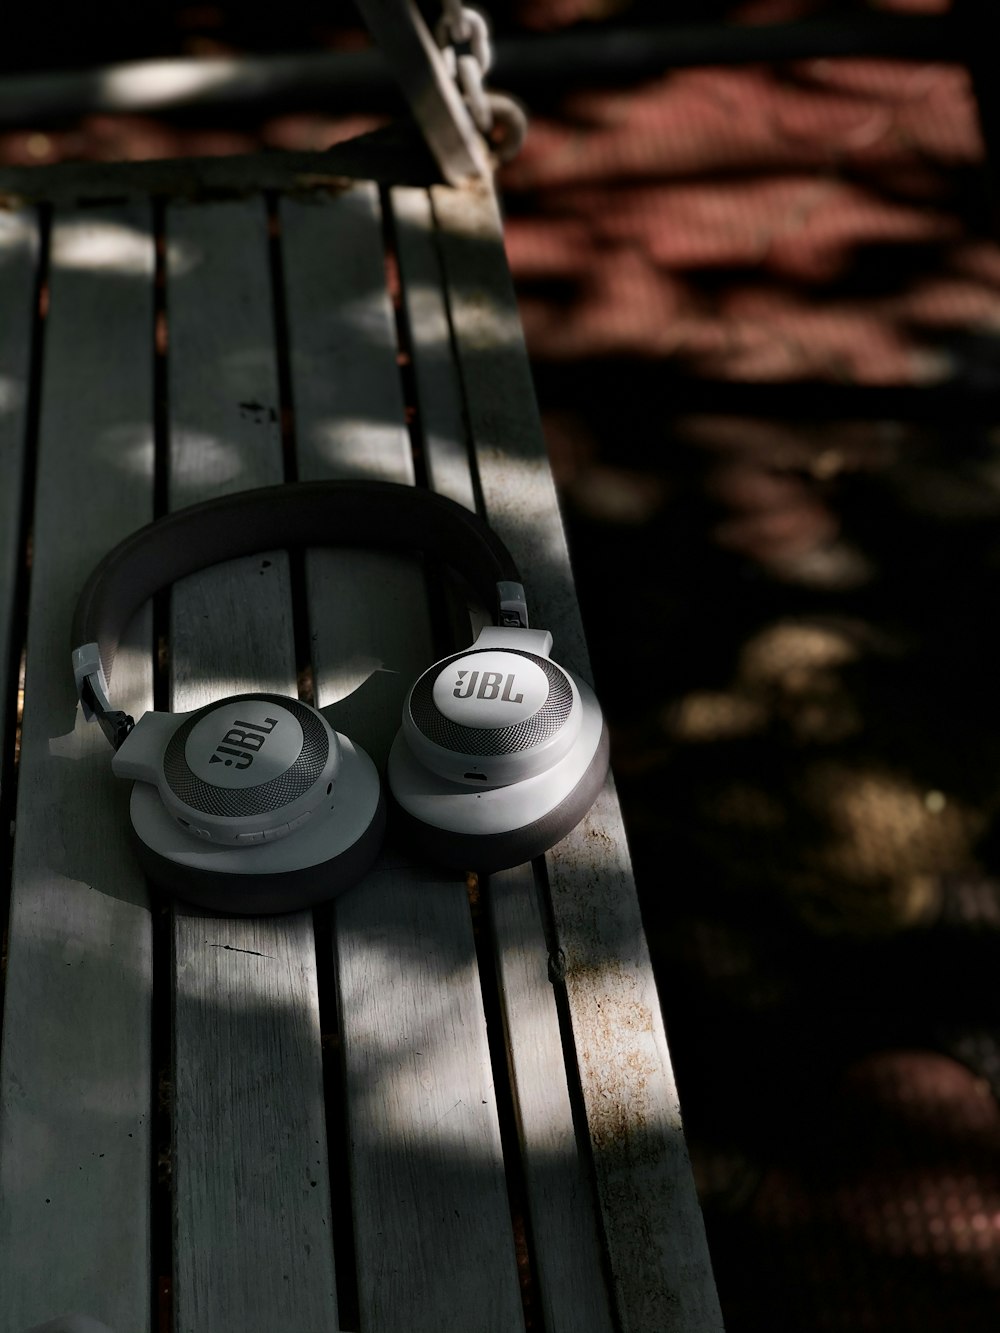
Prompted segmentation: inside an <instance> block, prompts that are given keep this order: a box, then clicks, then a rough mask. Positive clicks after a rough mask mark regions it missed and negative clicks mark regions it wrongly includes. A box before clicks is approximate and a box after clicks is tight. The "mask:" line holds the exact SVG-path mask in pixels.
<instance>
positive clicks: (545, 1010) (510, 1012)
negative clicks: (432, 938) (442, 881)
mask: <svg viewBox="0 0 1000 1333" xmlns="http://www.w3.org/2000/svg"><path fill="white" fill-rule="evenodd" d="M487 897H488V902H489V910H490V917H491V921H492V925H493V936H494V940H495V948H496V957H497V971H498V974H499V977H500V987H501V1003H502V1005H503V1015H504V1028H505V1034H506V1039H507V1051H508V1058H509V1060H510V1067H511V1073H512V1075H513V1082H514V1097H515V1103H516V1106H517V1118H518V1128H519V1131H520V1136H521V1157H522V1161H523V1163H524V1174H525V1185H526V1189H527V1196H528V1210H529V1214H530V1217H531V1229H532V1234H533V1238H534V1254H535V1264H536V1266H537V1269H538V1284H539V1291H540V1294H541V1302H542V1311H543V1314H544V1319H545V1328H546V1330H547V1331H548V1333H611V1330H612V1328H613V1327H614V1326H613V1323H612V1319H611V1309H610V1305H609V1301H608V1292H607V1288H606V1285H605V1262H604V1255H603V1249H602V1244H601V1238H600V1234H599V1230H598V1227H599V1223H598V1219H597V1214H596V1208H595V1202H596V1201H595V1198H594V1191H593V1184H592V1181H591V1179H590V1171H589V1168H588V1164H587V1163H586V1161H585V1160H584V1159H583V1157H582V1156H581V1153H580V1149H579V1144H578V1143H577V1137H576V1130H575V1127H574V1124H573V1108H572V1103H571V1101H570V1095H569V1089H568V1086H567V1081H566V1070H565V1063H564V1061H565V1053H564V1051H563V1045H562V1040H561V1037H560V1032H559V1015H558V1013H557V1011H556V1001H555V994H554V991H553V986H552V980H551V972H552V971H553V970H556V971H558V970H559V967H558V960H554V959H551V958H550V956H549V951H548V948H547V947H546V943H545V927H544V923H543V921H542V913H541V906H540V903H539V898H538V887H537V885H536V883H535V875H534V871H533V868H532V867H531V866H530V865H525V866H518V867H516V868H515V869H513V870H505V871H503V872H501V873H500V874H496V875H491V876H490V881H489V889H488V894H487Z"/></svg>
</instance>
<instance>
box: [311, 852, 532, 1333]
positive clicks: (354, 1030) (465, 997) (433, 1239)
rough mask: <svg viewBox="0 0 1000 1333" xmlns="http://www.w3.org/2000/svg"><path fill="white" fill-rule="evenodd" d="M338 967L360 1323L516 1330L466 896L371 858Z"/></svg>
mask: <svg viewBox="0 0 1000 1333" xmlns="http://www.w3.org/2000/svg"><path fill="white" fill-rule="evenodd" d="M337 963H338V970H339V978H340V1001H341V1006H342V1011H343V1028H344V1060H345V1064H346V1067H347V1071H348V1088H349V1103H348V1106H349V1117H350V1126H351V1153H352V1160H351V1174H352V1181H353V1188H354V1191H355V1201H354V1206H355V1228H356V1232H357V1243H358V1270H359V1286H360V1292H361V1322H362V1327H363V1328H364V1329H366V1330H369V1329H370V1330H372V1333H398V1330H400V1329H404V1328H405V1329H406V1330H407V1333H410V1331H411V1330H412V1333H438V1331H439V1330H441V1329H444V1328H456V1329H459V1328H463V1329H464V1328H469V1329H472V1328H483V1327H489V1328H495V1329H498V1330H500V1329H502V1330H516V1329H518V1328H523V1316H522V1313H521V1301H520V1296H519V1293H518V1287H517V1277H516V1269H515V1263H514V1249H513V1241H512V1237H511V1228H510V1215H509V1212H508V1206H507V1198H506V1191H505V1183H504V1171H503V1162H502V1155H501V1145H500V1133H499V1128H498V1125H497V1119H496V1097H495V1094H494V1091H493V1075H492V1070H491V1067H490V1056H489V1048H488V1044H487V1040H486V1031H485V1027H484V1024H483V1012H482V997H481V992H480V987H479V974H478V971H477V966H476V952H475V943H474V940H473V937H472V927H471V921H470V917H469V910H468V903H467V901H466V893H465V885H464V884H456V883H452V884H448V883H443V882H440V881H435V880H434V879H433V878H432V877H431V876H430V875H429V874H428V875H427V876H426V877H425V878H424V879H423V880H422V881H421V879H420V878H419V877H418V876H417V875H416V874H414V872H413V871H412V870H411V869H410V868H409V867H408V866H406V865H405V863H401V862H399V861H396V860H394V859H393V858H392V857H391V854H388V853H386V854H384V855H383V858H382V861H381V863H380V865H379V867H378V868H377V869H376V870H375V871H373V872H372V874H371V875H370V877H369V879H368V881H366V884H365V888H364V890H363V891H362V892H360V893H355V894H348V895H346V896H345V897H344V899H343V900H342V902H341V903H340V904H339V905H338V909H337Z"/></svg>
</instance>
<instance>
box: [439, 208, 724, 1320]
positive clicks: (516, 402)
mask: <svg viewBox="0 0 1000 1333" xmlns="http://www.w3.org/2000/svg"><path fill="white" fill-rule="evenodd" d="M432 194H433V199H434V206H435V211H436V214H437V217H438V219H439V222H440V223H441V226H442V233H441V255H442V262H443V265H444V270H445V279H446V283H447V288H448V297H449V303H450V309H451V314H452V321H453V328H454V331H455V335H456V341H457V348H458V356H459V363H460V367H461V374H462V379H463V383H464V387H465V393H466V404H467V410H468V413H469V421H470V426H471V430H472V434H473V438H474V441H475V453H476V460H477V464H478V469H479V477H480V481H481V485H482V493H483V497H484V503H485V508H486V515H487V517H488V519H489V521H490V522H491V524H492V525H493V526H494V527H495V528H496V529H497V531H498V532H499V533H500V535H501V536H502V537H503V538H504V540H505V541H506V542H507V543H508V545H509V546H510V547H511V549H512V550H513V552H514V554H515V556H516V557H517V558H518V560H519V562H520V564H521V567H522V570H524V572H525V577H526V579H527V580H528V586H529V593H530V597H529V604H530V607H531V608H532V613H533V617H534V621H533V623H535V624H538V625H545V626H546V627H547V628H549V629H550V630H551V631H552V633H553V636H554V639H555V651H554V655H555V657H556V659H557V660H559V661H562V662H564V663H565V665H566V666H568V667H569V668H570V669H571V670H575V671H578V672H580V673H581V674H582V675H583V676H584V678H587V679H589V676H590V670H589V663H588V659H587V653H586V645H585V642H584V638H583V630H582V625H581V622H580V617H579V609H578V607H577V604H576V599H575V596H574V592H573V585H572V576H571V571H570V566H569V557H568V553H567V549H566V544H565V538H564V536H563V533H562V526H561V522H560V518H559V511H558V504H557V500H556V495H555V489H554V485H553V482H552V477H551V473H550V471H549V467H548V461H547V457H546V453H545V444H544V440H543V438H542V434H541V427H540V423H539V418H538V413H537V407H536V404H535V399H534V392H533V388H532V384H531V377H530V372H529V368H528V363H527V358H526V356H525V352H524V345H523V338H522V334H521V330H520V324H519V322H518V319H517V312H516V305H515V302H514V294H513V290H512V284H511V279H510V274H509V271H508V269H507V264H506V260H505V258H504V254H503V247H502V242H501V238H500V227H499V219H498V215H497V208H496V200H495V197H494V195H493V193H492V190H491V189H490V188H489V187H488V186H484V187H480V188H467V189H465V190H463V191H460V192H459V191H449V190H445V189H443V188H436V189H434V190H433V191H432ZM546 861H547V867H548V877H549V882H550V892H551V904H552V913H553V919H554V924H555V930H556V936H557V945H558V947H559V948H560V949H561V950H562V953H563V958H564V967H565V973H564V981H565V987H566V997H567V1002H568V1010H569V1015H570V1020H571V1026H572V1035H573V1041H574V1044H575V1052H576V1058H577V1060H578V1062H579V1069H580V1079H581V1084H582V1092H583V1100H584V1105H585V1108H586V1114H587V1121H588V1128H589V1133H590V1143H591V1150H592V1154H593V1160H594V1166H595V1173H596V1179H597V1186H598V1196H599V1199H600V1204H601V1209H602V1214H603V1222H604V1231H605V1235H606V1237H607V1242H608V1248H609V1257H610V1263H611V1270H612V1274H613V1279H614V1283H615V1294H616V1300H617V1305H618V1316H619V1318H620V1320H621V1325H622V1327H623V1329H625V1330H636V1331H638V1330H645V1329H649V1328H656V1329H663V1330H691V1333H693V1331H694V1330H698V1333H704V1330H708V1329H715V1328H719V1327H721V1323H722V1320H721V1313H720V1311H719V1305H718V1297H717V1294H716V1292H715V1287H714V1283H713V1279H712V1271H711V1264H710V1260H709V1255H708V1249H707V1245H706V1242H705V1234H704V1224H703V1220H702V1217H701V1213H700V1210H699V1207H698V1201H697V1196H696V1194H695V1189H694V1182H693V1179H692V1176H691V1170H690V1164H689V1161H688V1157H687V1149H686V1146H685V1144H684V1138H683V1132H682V1127H681V1117H680V1107H679V1103H678V1099H677V1092H676V1087H675V1084H674V1078H673V1073H672V1069H671V1064H670V1056H669V1052H668V1049H667V1044H666V1036H665V1032H664V1028H663V1021H662V1016H661V1013H660V1007H659V1001H658V997H657V994H656V988H655V984H654V981H653V975H652V969H651V965H650V959H649V953H648V948H647V945H646V941H645V936H644V934H643V930H642V922H641V917H640V913H639V906H638V901H637V898H636V894H635V885H634V881H633V879H632V872H631V867H630V864H629V858H628V849H627V845H626V840H625V833H624V829H623V827H622V823H621V815H620V811H619V808H618V804H617V799H616V797H615V794H614V789H613V784H612V782H611V781H610V780H609V782H608V785H607V788H606V790H605V792H604V794H603V796H602V798H601V799H600V800H599V801H598V803H597V804H596V805H595V807H594V809H593V810H592V811H591V812H590V814H589V815H588V816H587V818H586V819H585V820H584V821H583V822H582V824H581V825H580V826H579V827H578V828H577V829H575V830H574V831H573V832H572V833H571V834H570V835H569V836H568V837H567V838H565V839H564V840H563V842H562V843H560V844H559V846H558V847H557V848H556V849H554V851H553V852H551V853H549V854H548V856H547V858H546Z"/></svg>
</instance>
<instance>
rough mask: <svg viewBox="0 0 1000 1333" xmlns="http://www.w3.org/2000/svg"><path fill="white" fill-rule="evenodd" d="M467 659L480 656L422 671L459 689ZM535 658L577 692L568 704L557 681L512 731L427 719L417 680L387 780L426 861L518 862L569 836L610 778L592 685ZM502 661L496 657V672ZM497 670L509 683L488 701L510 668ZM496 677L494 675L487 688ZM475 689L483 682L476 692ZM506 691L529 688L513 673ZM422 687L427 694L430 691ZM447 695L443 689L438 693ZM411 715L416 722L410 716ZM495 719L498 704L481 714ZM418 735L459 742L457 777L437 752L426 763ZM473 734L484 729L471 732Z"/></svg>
mask: <svg viewBox="0 0 1000 1333" xmlns="http://www.w3.org/2000/svg"><path fill="white" fill-rule="evenodd" d="M471 656H474V654H460V655H458V657H457V658H449V659H447V660H446V661H445V662H444V663H438V664H437V665H436V666H435V667H432V668H431V671H430V672H427V673H425V677H426V676H433V677H434V678H435V679H441V678H443V679H445V680H447V681H448V682H452V681H453V682H454V683H453V686H452V693H453V697H454V690H455V689H457V690H458V692H459V694H461V693H462V692H463V691H464V690H465V689H466V688H467V687H468V683H469V676H468V675H464V676H461V677H459V675H458V672H459V670H462V671H466V672H471V671H472V670H474V669H475V668H474V667H472V666H462V665H460V662H461V663H464V662H465V660H466V658H468V657H471ZM493 656H496V654H493ZM510 656H511V657H514V656H516V655H515V654H510ZM532 656H533V655H532ZM536 660H538V661H545V662H546V663H547V665H548V666H549V667H554V670H555V671H556V672H558V673H559V677H560V678H565V679H566V680H567V681H569V682H570V684H571V687H572V689H571V694H572V698H571V699H570V700H569V702H567V701H566V700H565V699H564V698H563V687H562V684H561V681H558V682H554V683H553V684H552V686H551V688H550V689H549V690H547V691H545V692H541V691H539V693H538V695H537V697H535V696H533V698H532V700H531V702H532V704H533V707H532V708H531V710H530V711H529V712H528V713H527V714H526V715H525V716H523V717H520V716H519V717H517V718H516V720H514V721H513V722H512V723H511V725H510V727H509V728H504V727H496V726H495V725H486V726H483V727H481V728H474V727H469V726H468V725H467V721H468V720H469V718H467V719H466V722H452V720H451V719H448V718H447V716H446V718H445V721H446V722H451V724H452V726H454V728H455V730H454V731H449V729H448V728H447V727H446V726H444V725H443V724H441V725H438V724H437V722H436V721H433V720H432V721H428V717H427V715H425V714H424V712H423V711H422V705H421V703H420V695H419V693H418V691H419V688H420V685H421V682H420V681H418V682H417V685H415V686H414V689H413V691H412V693H411V696H410V700H408V701H407V712H404V726H403V728H402V729H401V730H400V732H399V733H398V735H397V736H396V740H395V742H394V744H393V747H392V750H391V752H390V755H389V786H390V788H391V791H392V795H393V797H394V800H395V804H396V811H395V815H394V821H395V823H396V825H397V827H399V828H400V830H401V832H402V834H403V835H404V836H405V837H406V839H407V841H408V842H409V843H411V844H412V845H416V846H417V847H418V848H419V849H420V850H421V851H422V852H423V853H424V854H425V855H426V856H427V857H428V858H430V859H432V860H435V861H438V862H439V863H441V864H443V865H448V866H452V867H454V868H456V869H461V870H479V871H482V872H484V873H486V872H489V871H493V870H503V869H506V868H508V867H509V866H514V865H519V864H520V863H521V862H523V861H527V860H530V859H531V858H532V857H534V856H539V855H540V854H541V853H542V852H544V851H546V850H547V849H548V848H549V847H552V846H554V845H555V843H557V842H559V841H560V840H561V839H562V838H563V837H565V835H566V834H567V833H568V832H569V831H570V829H572V828H573V827H574V826H575V825H576V824H577V823H579V821H580V820H581V819H582V818H583V816H584V815H585V814H586V812H587V811H588V810H589V809H590V807H591V805H592V804H593V803H594V801H595V800H596V798H597V795H598V793H599V792H600V790H601V788H602V787H603V785H604V781H605V778H606V776H607V771H608V752H609V742H608V732H607V727H606V726H605V724H604V719H603V717H602V715H601V710H600V706H599V705H598V703H597V700H596V698H595V697H594V694H593V691H592V690H591V689H590V688H589V687H588V686H587V685H585V684H583V683H582V682H580V681H575V680H573V679H572V678H571V677H569V675H568V673H567V672H565V671H563V669H562V668H561V667H555V665H554V664H553V663H549V662H548V661H547V659H536ZM498 665H500V664H497V663H491V664H490V666H489V668H488V669H489V672H490V675H491V676H492V675H493V674H495V673H496V669H497V667H498ZM506 665H509V663H507V664H506ZM518 670H519V668H518ZM501 674H502V681H503V683H502V684H501V685H499V686H498V690H499V693H498V694H497V696H496V698H495V699H494V700H492V702H497V700H499V697H500V694H502V692H503V689H504V688H505V686H506V679H507V676H508V674H510V673H509V672H508V671H506V670H504V671H503V672H502V673H501ZM424 679H425V678H424V677H422V678H421V680H424ZM547 679H548V677H547ZM480 680H482V677H480ZM495 683H496V682H494V681H492V680H488V683H487V688H486V691H485V692H486V693H487V694H489V692H490V690H491V688H492V686H493V684H495ZM478 688H479V686H478V684H477V685H476V686H474V687H473V688H472V693H473V694H475V692H476V691H477V690H478ZM508 692H509V694H510V696H511V698H512V699H513V698H514V697H515V696H516V695H517V694H522V695H525V700H523V701H522V702H527V693H526V691H524V690H521V689H519V688H518V679H517V676H516V675H515V680H514V683H513V684H512V685H511V686H510V688H509V691H508ZM423 693H424V694H425V695H426V689H425V690H424V691H423ZM441 694H442V690H441V689H439V690H438V698H439V699H440V697H441ZM414 696H417V700H418V703H417V708H416V710H414V709H413V707H412V706H411V705H412V700H413V697H414ZM553 696H555V701H554V702H553ZM487 702H490V700H487ZM549 705H551V706H549ZM446 707H447V704H446ZM521 711H523V709H522V710H521ZM407 713H408V714H409V722H410V725H407V722H406V720H405V719H406V717H407ZM539 715H541V716H539ZM469 717H470V718H471V710H470V715H469ZM496 717H497V710H496V709H494V710H492V711H491V712H490V713H488V714H487V715H486V717H485V718H484V720H485V721H486V722H487V723H490V722H495V720H496ZM501 720H502V715H501ZM414 732H418V733H419V735H420V736H421V737H423V741H426V740H428V739H429V740H430V743H431V744H432V745H434V746H435V747H436V748H438V749H441V748H447V747H448V746H449V745H450V746H452V747H454V748H453V750H452V754H453V756H454V758H455V759H456V760H457V761H458V769H457V770H456V771H457V772H459V773H460V776H459V777H457V778H456V777H449V776H444V775H443V774H442V772H441V771H439V769H440V767H444V766H445V765H443V764H439V763H438V756H437V754H436V753H433V752H431V753H432V758H433V761H434V767H430V766H428V764H427V763H426V762H425V757H426V754H427V753H428V749H427V746H426V745H425V744H424V743H423V741H422V740H419V739H418V740H417V742H416V744H413V743H411V738H412V737H413V735H414ZM428 732H430V733H431V735H430V737H428ZM475 732H478V733H479V734H478V735H476V734H472V733H475ZM566 733H568V739H567V734H566ZM477 749H478V752H477ZM539 751H542V752H543V753H544V755H545V757H546V758H547V759H548V763H547V764H544V763H540V762H539ZM519 756H523V758H524V765H523V766H524V768H525V769H526V770H527V771H526V773H525V775H524V776H522V777H518V776H517V773H516V770H517V760H518V757H519ZM498 760H499V761H500V762H499V765H498ZM498 771H499V772H502V773H503V774H504V775H505V776H507V775H508V774H511V773H512V772H513V776H511V777H509V780H507V781H504V782H497V781H496V774H497V772H498ZM477 774H481V775H482V777H479V776H477Z"/></svg>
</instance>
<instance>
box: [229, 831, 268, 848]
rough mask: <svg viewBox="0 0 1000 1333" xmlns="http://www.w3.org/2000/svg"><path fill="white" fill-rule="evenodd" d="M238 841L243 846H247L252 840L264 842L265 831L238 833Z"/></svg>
mask: <svg viewBox="0 0 1000 1333" xmlns="http://www.w3.org/2000/svg"><path fill="white" fill-rule="evenodd" d="M236 841H237V843H238V844H239V845H240V846H241V847H245V846H246V845H247V843H250V842H263V841H264V835H263V833H237V835H236Z"/></svg>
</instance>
